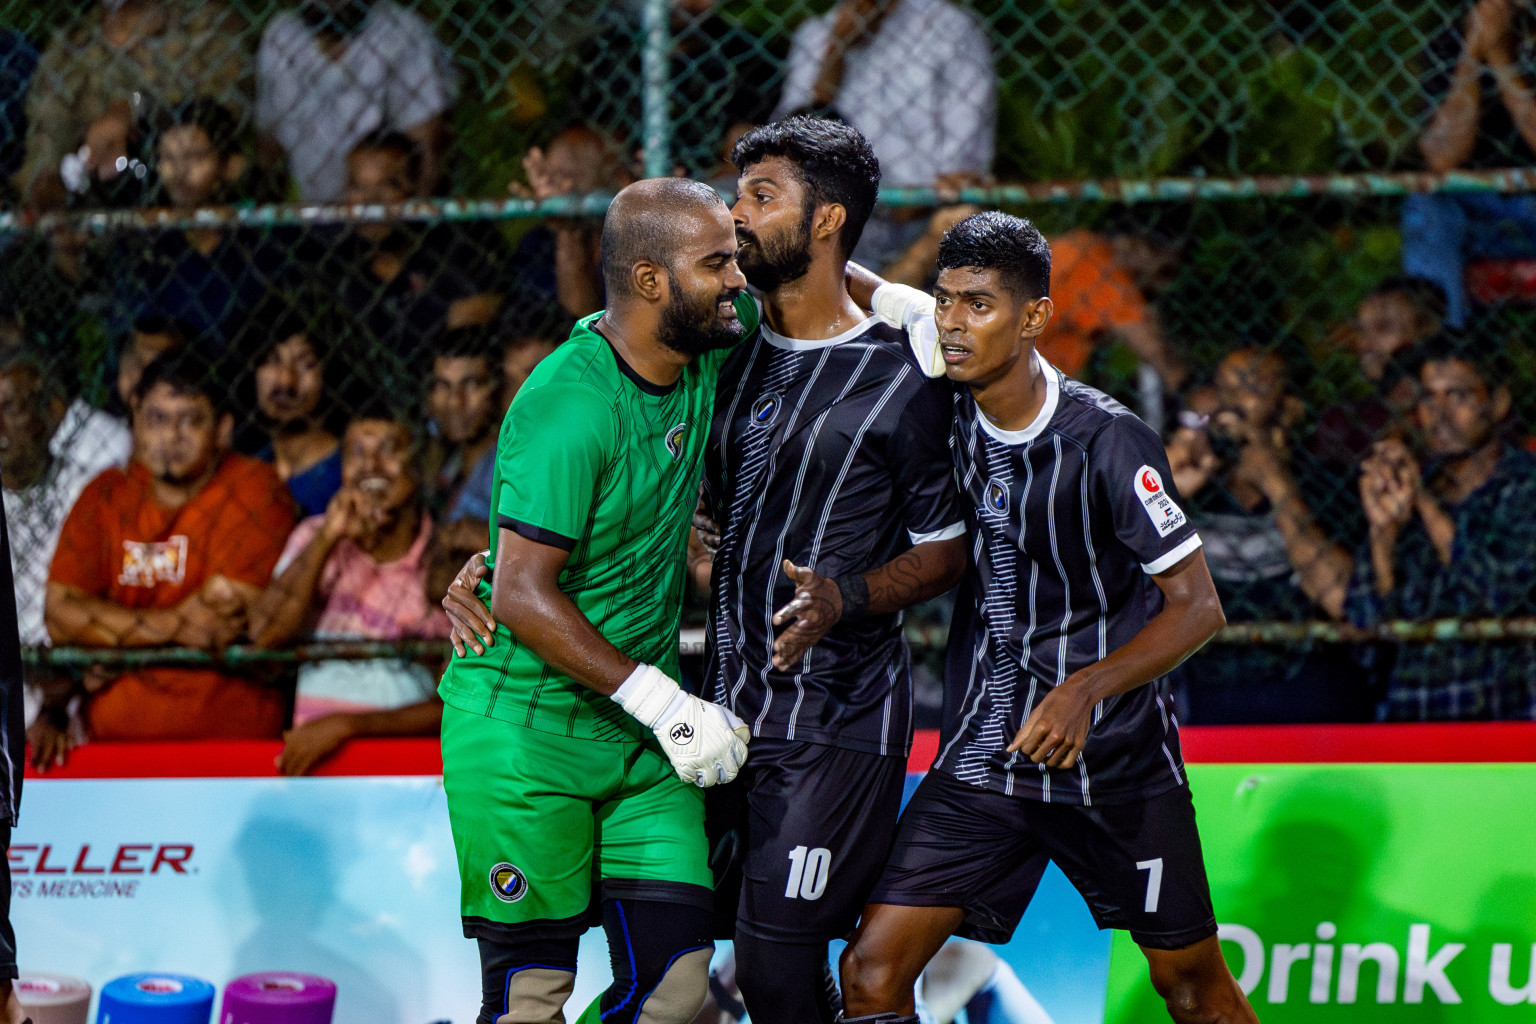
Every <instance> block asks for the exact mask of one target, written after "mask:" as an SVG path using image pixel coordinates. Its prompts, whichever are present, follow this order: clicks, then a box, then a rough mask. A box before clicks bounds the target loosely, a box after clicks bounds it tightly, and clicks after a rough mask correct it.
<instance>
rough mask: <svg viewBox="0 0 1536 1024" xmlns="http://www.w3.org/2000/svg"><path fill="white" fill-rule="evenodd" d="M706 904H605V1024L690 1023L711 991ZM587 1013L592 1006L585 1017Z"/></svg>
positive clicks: (709, 924)
mask: <svg viewBox="0 0 1536 1024" xmlns="http://www.w3.org/2000/svg"><path fill="white" fill-rule="evenodd" d="M713 924H714V912H713V910H712V909H711V908H710V907H709V906H707V905H706V906H697V905H693V904H688V903H670V902H658V901H652V900H632V899H610V900H605V901H604V903H603V930H604V931H605V932H606V933H607V935H608V956H609V958H610V959H611V960H612V963H613V984H612V985H611V986H610V987H609V988H608V991H606V992H604V993H603V994H602V996H601V997H600V998H599V1000H598V1002H597V1004H596V1005H597V1006H598V1007H599V1009H600V1012H599V1014H598V1016H599V1017H600V1018H601V1020H602V1021H603V1024H688V1022H690V1021H692V1020H693V1018H694V1016H695V1015H696V1014H698V1012H699V1007H701V1006H703V1005H704V997H705V995H706V994H707V993H708V991H709V960H710V956H711V955H712V954H713V953H714V949H715V944H714V942H713V940H712V939H711V938H710V932H711V930H712V927H713ZM589 1015H591V1007H589V1008H588V1013H587V1014H584V1015H583V1016H584V1017H586V1016H589Z"/></svg>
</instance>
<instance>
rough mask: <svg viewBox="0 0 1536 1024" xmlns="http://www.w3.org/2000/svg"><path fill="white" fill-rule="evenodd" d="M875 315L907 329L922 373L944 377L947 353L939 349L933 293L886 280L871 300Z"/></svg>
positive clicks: (908, 342) (895, 325) (909, 340)
mask: <svg viewBox="0 0 1536 1024" xmlns="http://www.w3.org/2000/svg"><path fill="white" fill-rule="evenodd" d="M870 304H871V305H873V306H874V314H875V316H877V317H879V318H880V319H881V320H884V321H885V322H886V323H888V324H890V325H891V326H892V327H899V328H901V329H902V330H904V331H906V332H907V344H908V345H911V346H912V355H913V356H914V357H915V358H916V359H917V365H918V366H920V367H922V368H923V373H924V374H925V375H927V376H929V377H942V376H944V356H943V355H942V354H941V353H940V352H939V331H938V327H937V326H935V324H934V321H933V310H934V301H933V296H932V295H929V294H928V293H927V292H924V291H919V290H918V289H916V288H913V287H911V286H910V285H904V284H893V283H886V284H883V285H881V286H880V287H879V288H876V289H875V297H874V298H873V299H872V300H870Z"/></svg>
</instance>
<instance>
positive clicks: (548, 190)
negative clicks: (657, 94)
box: [509, 124, 634, 317]
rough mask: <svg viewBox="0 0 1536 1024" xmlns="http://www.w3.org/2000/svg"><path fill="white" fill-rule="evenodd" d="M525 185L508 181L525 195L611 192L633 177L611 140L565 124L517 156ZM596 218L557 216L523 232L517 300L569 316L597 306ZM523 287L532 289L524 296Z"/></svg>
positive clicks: (546, 196)
mask: <svg viewBox="0 0 1536 1024" xmlns="http://www.w3.org/2000/svg"><path fill="white" fill-rule="evenodd" d="M523 170H524V171H525V172H526V173H527V175H528V185H527V186H526V187H524V186H523V185H522V184H521V183H520V182H514V183H513V184H512V185H511V186H509V190H510V191H511V192H512V193H513V194H514V195H519V196H525V197H527V198H529V199H540V200H543V199H552V198H554V197H555V196H563V195H579V194H584V193H588V192H617V191H618V190H619V189H621V188H623V187H624V186H625V185H628V184H629V183H630V182H631V181H633V180H634V175H632V174H631V173H630V172H629V170H628V168H626V167H625V166H624V161H623V158H622V155H621V153H620V150H619V147H618V145H617V143H615V142H614V141H613V140H612V139H609V138H607V137H605V136H603V135H602V134H600V133H599V132H597V131H596V130H594V129H593V128H591V127H588V126H587V125H584V124H571V125H567V126H566V127H565V128H563V129H561V130H560V131H559V132H558V133H556V135H555V137H554V138H553V139H551V140H550V143H549V145H548V146H545V147H539V146H535V147H533V148H532V149H530V150H529V151H528V155H527V156H525V157H524V158H523ZM601 234H602V223H601V222H599V221H595V220H591V219H587V220H581V219H577V218H562V219H556V220H554V221H551V222H550V223H549V224H548V225H547V226H546V225H540V226H539V227H536V228H534V229H533V230H531V231H529V232H528V233H527V234H526V235H524V236H523V241H522V243H521V244H520V245H519V246H518V250H517V254H516V257H515V260H514V262H515V264H516V265H517V267H518V268H519V269H520V270H521V273H520V275H519V289H520V291H522V292H524V293H525V294H524V296H523V297H522V304H523V305H532V306H558V307H559V308H560V309H561V310H563V311H564V313H565V314H566V315H568V316H572V317H583V316H586V315H587V314H589V313H596V312H597V311H598V310H599V309H602V308H603V273H602V268H601V266H600V260H599V255H600V254H599V252H598V239H599V236H600V235H601ZM527 293H533V295H534V296H536V297H533V298H530V297H529V296H528V294H527Z"/></svg>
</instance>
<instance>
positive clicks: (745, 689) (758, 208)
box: [704, 118, 965, 1024]
mask: <svg viewBox="0 0 1536 1024" xmlns="http://www.w3.org/2000/svg"><path fill="white" fill-rule="evenodd" d="M732 159H733V160H734V162H735V163H736V165H737V166H738V167H739V168H740V170H741V178H740V183H739V187H738V198H737V201H736V206H735V208H734V209H733V211H732V212H733V214H734V216H735V218H736V227H737V237H738V241H739V242H740V246H741V247H740V251H739V255H738V259H739V261H740V266H741V269H742V272H743V273H744V274H745V275H746V277H747V282H748V284H750V285H752V286H753V287H754V288H755V289H757V290H758V292H759V293H760V295H761V296H762V305H763V317H762V326H761V329H760V331H759V332H757V333H756V334H754V335H753V336H751V337H749V338H747V339H746V340H745V341H744V342H743V343H742V344H741V345H740V346H738V348H737V350H736V351H734V352H733V353H732V355H731V358H730V360H729V361H728V362H727V364H726V366H725V368H724V369H723V370H722V371H721V376H720V385H719V390H718V392H717V397H716V403H715V417H714V422H713V424H712V427H711V431H710V442H711V443H710V448H709V453H708V454H707V455H706V457H705V471H704V499H705V506H706V508H707V510H708V512H709V515H710V517H711V518H712V519H713V520H714V521H715V522H718V523H719V524H720V528H721V545H720V547H719V549H718V551H717V552H716V554H715V556H714V559H713V564H712V567H711V571H710V575H711V581H710V582H711V600H710V619H711V622H710V625H711V628H710V632H709V638H710V645H709V651H708V660H709V669H710V674H711V678H710V679H709V682H708V683H707V686H708V691H707V692H708V693H709V694H710V695H711V698H712V699H716V700H719V701H722V702H724V703H725V704H726V706H729V707H731V708H734V709H735V711H736V713H737V714H738V715H740V716H741V717H742V718H743V719H744V720H745V721H746V722H747V724H748V725H750V726H751V728H752V731H753V741H752V759H751V761H750V763H749V765H748V766H747V768H746V769H745V771H744V772H743V774H742V776H741V777H740V779H738V781H737V784H735V785H733V786H728V787H719V788H720V792H718V793H717V794H716V795H715V796H714V798H713V799H711V800H710V801H709V823H708V825H709V829H710V831H711V834H712V838H714V839H715V840H716V841H717V845H716V848H717V849H718V850H730V849H733V848H734V849H735V850H736V851H737V856H736V857H734V858H730V859H729V860H730V862H731V864H732V866H733V868H734V870H732V871H729V872H727V873H726V875H725V877H724V880H723V882H722V884H721V885H719V886H718V887H717V894H716V901H717V907H718V908H719V909H720V910H721V911H722V912H723V913H722V917H724V918H725V919H727V920H728V921H729V923H730V924H731V925H732V926H733V927H734V932H731V931H729V930H725V931H723V934H724V935H731V934H734V937H735V939H736V965H737V966H736V970H737V980H738V983H739V984H740V986H741V991H742V998H743V1001H744V1002H745V1003H746V1007H747V1010H748V1012H749V1013H750V1014H751V1015H752V1019H753V1021H754V1022H756V1024H815V1022H828V1024H830V1022H831V1021H832V1020H833V1019H834V1016H835V1005H834V1000H833V999H831V998H829V986H828V985H826V984H825V979H826V977H827V976H828V971H827V969H826V958H827V941H828V940H829V939H832V938H840V937H843V936H845V935H847V934H848V933H849V932H850V931H851V930H852V928H853V926H854V923H855V921H856V920H857V918H858V913H859V910H860V909H861V908H862V907H863V905H864V902H865V900H866V898H867V897H868V894H869V891H870V888H871V887H872V886H873V885H874V882H875V880H876V878H878V877H879V873H880V871H881V869H882V868H883V866H884V862H885V856H886V853H887V852H888V851H889V850H890V845H891V842H892V839H893V837H894V835H895V828H896V818H897V812H898V809H899V806H900V801H901V793H902V787H903V782H904V779H905V774H906V755H907V752H908V750H909V749H910V745H911V738H912V693H911V679H910V671H909V670H910V659H909V655H908V652H907V648H906V645H905V643H904V641H903V639H902V634H901V610H902V609H903V608H905V607H907V606H909V605H911V604H914V603H916V602H918V601H920V600H924V599H926V598H928V597H933V596H937V595H938V594H941V593H943V592H944V591H946V590H948V589H949V588H950V587H951V586H953V584H954V583H955V582H956V580H958V578H959V576H960V573H961V572H962V571H963V566H964V560H965V548H964V541H963V539H962V534H963V533H964V525H963V516H962V514H961V512H960V509H959V505H958V500H957V498H958V495H957V493H956V490H955V486H954V481H953V473H952V471H951V469H950V458H949V422H950V418H951V416H952V406H953V388H952V386H951V385H950V384H949V383H948V382H946V381H939V380H929V379H927V377H925V375H924V373H923V372H922V370H921V368H920V367H919V366H918V365H917V363H916V361H915V360H914V358H913V355H912V352H911V350H910V348H909V346H908V343H907V338H906V336H905V333H904V332H903V331H902V330H901V329H899V328H893V327H890V326H888V325H886V324H884V323H882V322H880V321H879V320H878V319H877V318H874V317H870V316H868V315H867V314H865V313H864V311H863V310H862V309H861V308H860V307H859V306H858V305H857V304H856V303H854V302H853V300H852V299H851V298H850V297H849V295H848V291H847V285H846V283H845V279H844V278H845V271H846V267H847V260H848V254H849V252H851V251H852V249H853V247H854V245H855V244H857V242H858V238H859V232H860V231H861V230H862V228H863V226H864V222H865V220H866V219H867V218H868V216H869V213H870V210H871V209H872V208H873V206H874V204H875V199H876V194H877V189H878V185H879V165H878V163H877V162H876V160H875V157H874V154H873V152H871V151H870V149H869V144H868V142H866V141H865V139H864V137H863V136H862V135H861V134H859V132H858V131H857V130H856V129H854V128H852V127H850V126H848V125H845V124H841V123H839V122H835V121H828V120H822V119H817V118H790V119H788V120H785V121H780V122H776V123H774V124H771V125H767V126H765V127H762V128H756V129H753V130H752V131H750V132H748V133H747V134H746V135H744V136H743V137H742V139H741V141H740V142H739V143H738V144H737V146H736V150H735V152H734V154H733V157H732ZM813 644H814V645H815V646H814V647H813V646H812V645H813ZM722 859H724V858H722ZM722 923H725V922H722ZM835 991H836V990H835V988H832V989H831V990H830V992H831V994H832V995H835Z"/></svg>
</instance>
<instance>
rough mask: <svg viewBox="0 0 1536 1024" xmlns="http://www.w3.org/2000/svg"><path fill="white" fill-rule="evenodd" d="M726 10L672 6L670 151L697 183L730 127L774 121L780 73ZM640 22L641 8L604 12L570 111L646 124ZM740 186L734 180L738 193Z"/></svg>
mask: <svg viewBox="0 0 1536 1024" xmlns="http://www.w3.org/2000/svg"><path fill="white" fill-rule="evenodd" d="M721 6H722V5H721V3H720V2H719V0H671V2H670V8H671V32H672V60H671V64H670V68H669V73H668V76H667V94H668V101H669V106H670V110H671V116H672V119H673V121H672V123H673V134H672V138H671V142H670V150H669V151H670V153H671V157H672V161H673V163H674V165H675V166H676V169H677V170H678V171H679V172H681V173H683V174H686V175H692V176H695V177H699V176H702V175H704V174H707V173H708V172H709V170H710V168H711V167H712V166H713V165H714V163H715V154H716V152H717V142H718V140H719V138H720V136H721V134H722V133H723V132H724V131H725V130H726V128H727V126H729V125H730V124H731V123H732V122H745V123H747V124H749V125H752V124H762V123H763V122H764V121H766V120H767V119H768V115H769V112H770V111H771V110H772V109H773V101H774V98H775V97H774V94H775V92H776V91H777V81H778V67H777V65H776V63H775V62H774V61H773V60H772V59H771V55H770V54H769V52H768V48H767V46H766V45H765V43H764V40H763V39H761V38H759V37H758V36H756V35H754V34H753V33H751V32H749V31H747V30H746V29H745V28H743V27H742V26H741V25H739V24H737V23H736V22H735V21H734V20H732V19H730V18H728V17H725V16H723V15H722V14H721V13H720V7H721ZM638 15H639V8H638V6H637V5H629V4H605V5H604V7H603V9H602V10H601V11H600V12H599V13H598V15H597V18H596V22H597V26H596V31H595V33H594V36H593V38H592V39H591V40H590V41H589V42H588V43H587V45H586V46H585V48H584V50H583V51H582V54H581V63H582V65H583V66H584V68H585V69H586V71H587V73H586V74H585V75H583V76H582V77H581V79H579V82H578V84H577V86H576V93H575V95H574V96H573V97H572V100H573V102H572V107H573V108H574V109H576V110H579V111H581V113H582V116H583V117H586V118H589V119H591V121H593V122H594V123H598V124H603V125H608V126H611V127H614V128H620V127H622V128H632V127H633V126H637V125H639V124H641V123H642V122H643V120H644V103H643V93H644V89H645V74H644V70H643V68H642V66H641V65H642V52H643V49H644V46H645V32H644V31H643V29H642V27H641V26H640V24H639V23H638V22H639V17H638ZM727 152H729V149H727ZM735 181H736V177H735V173H734V172H732V175H731V186H732V188H734V187H735Z"/></svg>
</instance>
